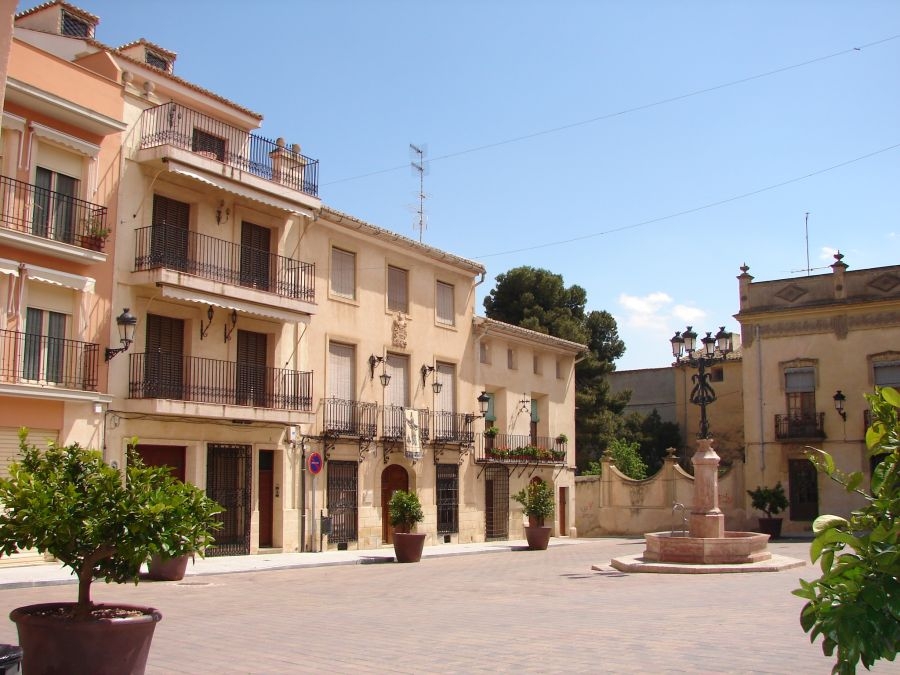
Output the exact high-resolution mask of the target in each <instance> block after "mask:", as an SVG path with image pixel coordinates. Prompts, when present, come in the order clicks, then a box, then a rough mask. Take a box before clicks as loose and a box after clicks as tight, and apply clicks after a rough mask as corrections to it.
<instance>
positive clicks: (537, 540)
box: [525, 525, 551, 551]
mask: <svg viewBox="0 0 900 675" xmlns="http://www.w3.org/2000/svg"><path fill="white" fill-rule="evenodd" d="M550 529H551V528H550V526H549V525H526V526H525V540H526V541H527V542H528V548H530V549H531V550H532V551H546V550H547V546H549V544H550Z"/></svg>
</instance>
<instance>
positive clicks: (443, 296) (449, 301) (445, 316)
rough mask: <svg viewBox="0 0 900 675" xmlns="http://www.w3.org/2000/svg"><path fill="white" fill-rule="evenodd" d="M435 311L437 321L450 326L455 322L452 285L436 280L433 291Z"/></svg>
mask: <svg viewBox="0 0 900 675" xmlns="http://www.w3.org/2000/svg"><path fill="white" fill-rule="evenodd" d="M435 312H436V317H437V322H438V323H443V324H446V325H448V326H452V325H454V324H455V323H456V313H455V309H454V302H453V286H452V285H450V284H445V283H444V282H443V281H438V282H437V286H436V292H435Z"/></svg>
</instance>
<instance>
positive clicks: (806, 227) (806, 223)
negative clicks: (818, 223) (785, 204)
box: [791, 211, 825, 276]
mask: <svg viewBox="0 0 900 675" xmlns="http://www.w3.org/2000/svg"><path fill="white" fill-rule="evenodd" d="M803 232H804V235H805V237H806V267H805V268H804V269H802V270H791V274H799V273H800V272H806V276H809V275H810V272H812V271H813V270H823V269H825V268H824V267H810V266H809V211H807V212H806V214H805V215H804V217H803Z"/></svg>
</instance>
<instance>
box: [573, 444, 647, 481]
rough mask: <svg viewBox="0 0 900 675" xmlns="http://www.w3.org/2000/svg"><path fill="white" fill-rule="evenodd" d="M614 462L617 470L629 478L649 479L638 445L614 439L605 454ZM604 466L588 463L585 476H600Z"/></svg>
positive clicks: (584, 472)
mask: <svg viewBox="0 0 900 675" xmlns="http://www.w3.org/2000/svg"><path fill="white" fill-rule="evenodd" d="M604 455H605V456H607V457H609V458H610V459H611V460H612V463H613V464H615V465H616V468H617V469H618V470H619V471H621V472H622V473H624V474H625V475H626V476H628V477H629V478H633V479H634V480H643V479H645V478H646V477H647V465H646V464H645V463H644V460H643V459H641V456H640V454H639V453H638V444H637V443H629V442H628V441H624V440H621V439H614V440H613V441H611V442H610V444H609V447H608V448H607V449H606V452H605V453H604ZM602 470H603V465H602V464H601V463H600V462H597V461H590V462H588V467H587V469H586V470H585V471H582V475H584V476H599V475H600V474H601V473H602Z"/></svg>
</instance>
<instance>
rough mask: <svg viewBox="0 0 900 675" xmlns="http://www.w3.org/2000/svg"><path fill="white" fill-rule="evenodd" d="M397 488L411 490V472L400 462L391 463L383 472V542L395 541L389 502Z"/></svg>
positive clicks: (390, 542)
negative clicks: (407, 471)
mask: <svg viewBox="0 0 900 675" xmlns="http://www.w3.org/2000/svg"><path fill="white" fill-rule="evenodd" d="M397 490H409V474H408V473H406V469H404V468H403V467H402V466H400V465H399V464H391V465H390V466H388V467H385V469H384V471H382V472H381V542H382V543H383V544H392V543H393V542H394V528H393V527H391V514H390V509H389V508H388V504H389V503H390V501H391V497H392V496H393V495H394V493H395V492H396V491H397Z"/></svg>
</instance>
